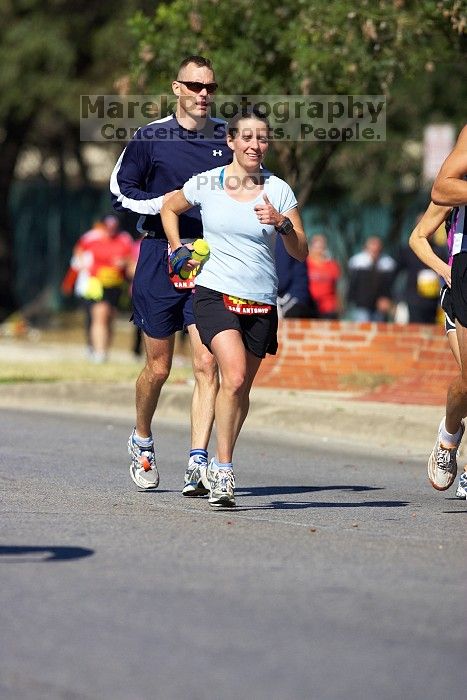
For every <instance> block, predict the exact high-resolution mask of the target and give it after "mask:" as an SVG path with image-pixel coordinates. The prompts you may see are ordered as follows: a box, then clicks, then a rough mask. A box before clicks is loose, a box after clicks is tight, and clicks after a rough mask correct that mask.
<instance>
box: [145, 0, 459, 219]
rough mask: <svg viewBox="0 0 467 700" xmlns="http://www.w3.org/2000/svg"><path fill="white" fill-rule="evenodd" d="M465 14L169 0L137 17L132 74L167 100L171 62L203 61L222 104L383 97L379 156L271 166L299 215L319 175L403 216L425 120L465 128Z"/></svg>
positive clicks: (326, 151) (322, 156)
mask: <svg viewBox="0 0 467 700" xmlns="http://www.w3.org/2000/svg"><path fill="white" fill-rule="evenodd" d="M464 9H465V5H464V4H463V3H462V2H461V0H458V1H453V0H414V1H410V0H359V1H358V2H354V3H348V2H346V1H345V0H332V1H331V2H330V1H329V0H313V2H309V0H280V1H277V0H268V1H266V0H256V1H255V2H254V3H253V2H251V0H237V1H236V2H235V3H224V2H222V1H220V0H196V1H189V0H175V1H174V2H172V3H163V4H161V5H159V6H158V7H157V9H156V11H155V13H154V14H153V15H152V16H149V15H147V14H144V13H142V12H140V13H138V14H137V15H136V16H135V17H134V19H133V21H132V27H133V30H134V32H135V35H136V37H137V39H138V43H139V51H138V54H137V56H136V57H135V59H134V63H133V74H134V76H135V78H136V80H137V82H138V84H139V86H140V87H141V88H142V89H145V90H147V91H148V92H154V93H158V92H163V91H166V90H167V88H168V85H169V84H170V81H171V80H172V79H173V77H174V70H176V63H177V61H178V58H179V57H183V56H185V55H189V54H194V53H197V54H199V53H200V54H203V55H208V56H209V57H210V58H211V59H212V61H213V63H214V66H215V69H216V77H217V79H218V82H219V83H220V86H221V92H222V93H224V94H229V93H231V94H235V93H237V92H238V91H239V90H241V91H242V92H243V93H246V94H269V95H282V94H303V95H321V94H344V95H345V94H354V95H355V94H384V95H386V96H387V98H388V113H387V114H388V133H387V142H386V144H355V143H351V144H345V145H342V144H340V143H330V142H328V143H316V142H313V143H310V142H301V143H300V142H296V143H293V144H290V143H277V142H275V143H273V150H274V154H273V156H274V158H275V161H276V162H275V165H276V166H277V167H278V169H279V170H280V171H281V172H282V174H283V175H284V176H285V177H286V178H287V180H288V181H289V182H290V184H291V185H292V186H293V187H294V188H295V189H296V190H297V192H298V195H299V201H300V202H301V203H302V204H303V203H304V202H306V201H307V200H308V199H309V196H310V193H311V191H312V190H314V189H316V188H317V187H319V186H321V187H322V186H323V175H324V173H326V181H327V183H326V184H327V186H328V187H331V189H333V190H334V191H337V192H340V193H342V192H352V194H353V195H354V196H355V198H356V200H357V201H361V202H363V201H366V202H369V201H379V202H384V203H387V204H393V203H394V202H396V201H397V205H398V206H399V208H400V204H401V202H403V201H404V197H403V196H400V195H401V193H402V192H403V191H404V186H405V189H407V183H408V182H409V180H408V178H407V177H406V176H407V175H408V174H410V175H412V176H413V177H415V183H414V187H413V190H414V189H415V187H416V186H419V185H420V181H419V178H418V173H419V171H420V156H418V157H414V156H413V155H411V154H410V153H409V152H408V151H405V150H404V149H403V145H404V143H405V142H406V141H407V140H410V139H418V140H420V138H421V136H422V131H423V126H424V125H425V124H426V123H427V122H428V121H430V120H432V119H443V120H446V119H448V120H449V121H451V122H452V121H454V122H455V124H456V125H457V126H460V125H461V124H462V121H463V116H464V115H463V114H462V108H463V102H464V104H465V88H464V85H465V67H464V64H465V57H464V59H463V57H462V45H463V41H464V38H465V28H466V19H465V13H463V10H464ZM174 47H177V50H176V51H175V52H174ZM456 93H457V94H456ZM401 183H402V184H401ZM403 184H404V186H403ZM412 194H413V191H412ZM395 219H396V220H397V221H396V222H395V223H396V229H397V222H398V221H400V216H396V217H395Z"/></svg>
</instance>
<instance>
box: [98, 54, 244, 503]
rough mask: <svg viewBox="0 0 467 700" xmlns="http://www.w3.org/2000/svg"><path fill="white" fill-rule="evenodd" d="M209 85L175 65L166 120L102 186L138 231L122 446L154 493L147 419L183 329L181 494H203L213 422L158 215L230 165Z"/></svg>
mask: <svg viewBox="0 0 467 700" xmlns="http://www.w3.org/2000/svg"><path fill="white" fill-rule="evenodd" d="M216 88H217V84H216V82H215V78H214V72H213V69H212V66H211V63H210V61H209V60H208V59H205V58H203V57H201V56H190V57H188V58H186V59H185V60H184V61H182V63H181V65H180V67H179V70H178V74H177V78H176V79H175V80H174V81H173V83H172V89H173V92H174V93H175V95H176V96H177V109H176V112H175V114H174V115H170V116H168V117H166V118H164V119H160V120H157V121H155V122H152V123H151V124H148V125H146V126H144V127H142V128H141V129H139V130H138V131H137V133H136V134H135V136H134V137H133V139H132V140H131V141H130V142H129V144H128V145H127V147H126V148H125V150H124V151H123V153H122V155H121V156H120V158H119V160H118V162H117V164H116V166H115V168H114V171H113V173H112V177H111V181H110V189H111V193H112V199H113V204H114V207H115V208H116V209H128V210H130V211H132V212H135V213H137V214H140V220H139V224H138V228H139V229H140V230H141V231H144V232H146V236H145V238H144V239H143V241H142V244H141V251H140V255H139V259H138V264H137V267H136V271H135V277H134V280H133V297H132V299H133V321H134V323H135V324H136V325H137V326H138V328H140V329H141V330H142V332H143V338H144V344H145V348H146V364H145V367H144V368H143V370H142V371H141V374H140V375H139V377H138V379H137V381H136V426H135V429H134V430H133V432H132V434H131V436H130V438H129V441H128V451H129V454H130V457H131V464H130V475H131V478H132V479H133V481H134V482H135V484H136V485H137V486H139V487H140V488H143V489H154V488H157V486H158V483H159V473H158V470H157V465H156V457H155V451H154V439H153V435H152V420H153V417H154V413H155V411H156V407H157V403H158V400H159V395H160V392H161V389H162V386H163V384H164V382H165V381H166V379H167V377H168V376H169V373H170V369H171V365H172V358H173V352H174V343H175V333H176V331H178V330H182V329H184V328H186V329H187V331H188V334H189V338H190V345H191V352H192V363H193V373H194V378H195V386H194V391H193V399H192V406H191V451H190V457H189V461H188V467H187V469H186V472H185V484H184V487H183V494H184V495H185V496H199V495H204V494H205V493H207V490H206V489H205V488H204V486H203V484H202V475H203V471H204V470H205V469H206V467H207V456H208V453H207V447H208V443H209V438H210V435H211V430H212V425H213V421H214V401H215V397H216V394H217V389H218V383H219V379H218V369H217V364H216V362H215V360H214V358H213V356H212V355H211V354H210V352H209V351H208V349H207V348H206V347H205V346H203V344H202V343H201V340H200V338H199V334H198V331H197V329H196V326H195V321H194V316H193V309H192V297H193V294H192V292H193V289H192V288H191V287H190V285H193V284H194V282H193V281H192V280H188V281H187V280H181V279H180V278H179V277H177V276H175V275H173V274H172V270H169V261H168V257H169V256H168V253H169V251H168V242H167V238H166V236H165V233H164V230H163V227H162V223H161V218H160V214H159V212H160V209H161V207H162V203H163V202H164V200H167V198H169V197H170V196H171V195H172V194H173V193H174V191H176V190H178V189H180V188H181V187H182V185H183V183H184V182H186V181H187V180H188V179H189V178H190V177H192V176H193V175H196V174H198V173H201V172H203V171H206V170H209V169H211V168H214V167H216V166H219V165H226V164H228V163H230V162H231V160H232V152H231V150H230V149H229V148H228V147H227V145H226V137H225V124H224V122H222V121H220V120H217V119H212V118H211V117H209V107H210V102H211V95H212V94H213V93H214V92H215V90H216ZM180 235H181V238H182V242H183V243H191V242H193V241H194V240H196V239H197V238H201V237H202V235H203V232H202V224H201V218H200V212H199V209H198V208H196V207H193V208H192V209H190V210H189V211H187V212H186V213H185V214H184V215H183V216H182V217H181V218H180Z"/></svg>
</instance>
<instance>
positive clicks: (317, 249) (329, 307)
mask: <svg viewBox="0 0 467 700" xmlns="http://www.w3.org/2000/svg"><path fill="white" fill-rule="evenodd" d="M306 264H307V268H308V289H309V292H310V295H311V297H312V299H313V300H314V302H315V303H316V306H317V307H318V313H319V318H330V319H333V318H338V316H339V312H340V299H339V295H338V292H337V283H338V281H339V279H340V276H341V269H340V267H339V263H338V262H337V261H336V260H333V259H332V258H331V256H330V254H329V250H328V247H327V240H326V237H325V236H323V235H322V234H316V235H315V236H313V238H312V239H311V241H310V244H309V246H308V257H307V259H306Z"/></svg>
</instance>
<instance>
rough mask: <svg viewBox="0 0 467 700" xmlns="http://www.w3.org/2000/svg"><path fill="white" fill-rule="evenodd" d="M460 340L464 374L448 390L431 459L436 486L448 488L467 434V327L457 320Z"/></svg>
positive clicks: (432, 482)
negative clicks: (465, 426) (463, 439)
mask: <svg viewBox="0 0 467 700" xmlns="http://www.w3.org/2000/svg"><path fill="white" fill-rule="evenodd" d="M456 335H457V339H458V342H459V358H460V373H459V375H458V376H457V377H456V378H455V379H454V381H453V382H452V383H451V385H450V387H449V389H448V396H447V401H446V417H445V419H443V420H442V421H441V424H440V427H439V431H438V438H437V440H436V443H435V446H434V448H433V450H432V452H431V455H430V457H429V459H428V479H429V481H430V483H431V485H432V486H433V488H435V489H437V490H438V491H446V489H448V488H450V487H451V486H452V484H453V483H454V480H455V478H456V474H457V448H458V446H459V444H460V442H461V440H462V436H463V434H464V424H463V419H464V417H465V416H466V415H467V328H464V327H463V326H461V325H460V324H459V322H458V321H456Z"/></svg>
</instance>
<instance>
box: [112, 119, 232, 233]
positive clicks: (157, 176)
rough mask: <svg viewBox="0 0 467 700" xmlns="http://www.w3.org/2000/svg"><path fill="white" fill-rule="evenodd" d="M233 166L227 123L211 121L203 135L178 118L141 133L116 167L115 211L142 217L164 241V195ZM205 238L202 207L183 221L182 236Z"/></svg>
mask: <svg viewBox="0 0 467 700" xmlns="http://www.w3.org/2000/svg"><path fill="white" fill-rule="evenodd" d="M231 161H232V151H231V150H230V148H229V147H228V146H227V143H226V139H225V122H223V121H221V120H219V119H212V118H208V119H207V120H206V125H205V127H204V128H203V129H202V130H200V131H191V130H189V129H185V128H184V127H182V126H181V125H180V124H179V123H178V121H177V119H176V118H175V116H174V115H171V116H169V117H165V118H164V119H159V120H157V121H155V122H151V123H150V124H147V125H146V126H143V127H141V129H139V130H138V131H137V132H136V134H135V136H134V137H133V139H132V140H131V141H130V142H129V143H128V145H127V147H126V148H125V150H124V151H123V153H122V154H121V156H120V158H119V159H118V161H117V164H116V165H115V168H114V170H113V173H112V176H111V180H110V191H111V194H112V203H113V206H114V208H115V209H116V210H120V211H121V210H129V211H132V212H134V213H135V214H139V215H140V220H139V222H138V229H139V230H140V231H151V232H152V233H153V234H154V237H155V238H165V234H164V230H163V228H162V222H161V217H160V214H159V212H160V210H161V207H162V200H163V196H164V194H166V193H167V192H171V191H172V190H178V189H181V187H182V185H183V184H184V183H185V182H186V181H187V180H189V179H190V177H192V176H193V175H196V174H198V173H202V172H204V171H205V170H211V169H212V168H215V167H217V166H219V165H227V164H228V163H230V162H231ZM201 236H202V224H201V217H200V212H199V209H198V208H197V207H193V208H192V209H189V210H188V211H187V212H185V213H184V214H182V215H181V216H180V237H181V238H182V239H184V238H199V237H201Z"/></svg>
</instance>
